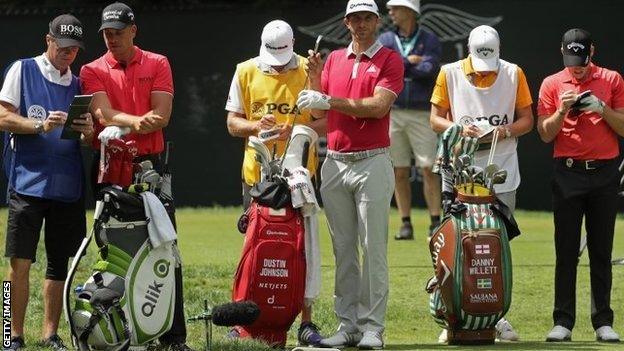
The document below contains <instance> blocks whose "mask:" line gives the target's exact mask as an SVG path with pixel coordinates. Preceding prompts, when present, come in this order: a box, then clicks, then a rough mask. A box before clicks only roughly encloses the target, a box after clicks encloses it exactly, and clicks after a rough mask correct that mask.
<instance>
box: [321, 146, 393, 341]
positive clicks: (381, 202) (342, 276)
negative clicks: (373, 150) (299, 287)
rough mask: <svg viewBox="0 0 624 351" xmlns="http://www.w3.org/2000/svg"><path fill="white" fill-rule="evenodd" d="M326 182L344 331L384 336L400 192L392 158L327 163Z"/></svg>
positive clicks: (323, 174) (337, 297) (325, 201)
mask: <svg viewBox="0 0 624 351" xmlns="http://www.w3.org/2000/svg"><path fill="white" fill-rule="evenodd" d="M321 179H322V183H321V196H322V198H323V204H324V206H325V214H326V216H327V221H328V224H329V230H330V233H331V238H332V243H333V246H334V257H335V260H336V278H335V288H334V309H335V312H336V315H337V317H338V320H339V322H340V325H339V327H338V330H339V331H346V332H357V331H360V332H365V331H375V332H383V330H384V324H385V315H386V306H387V303H388V290H389V288H388V261H387V248H388V219H389V211H390V199H391V198H392V193H393V190H394V171H393V168H392V163H391V161H390V156H389V154H387V153H385V154H379V155H375V156H372V157H369V158H366V159H363V160H358V161H354V162H342V161H337V160H333V159H331V158H327V159H326V160H325V162H324V163H323V167H322V169H321ZM359 249H361V250H362V257H361V262H360V253H359Z"/></svg>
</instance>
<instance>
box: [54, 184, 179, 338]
mask: <svg viewBox="0 0 624 351" xmlns="http://www.w3.org/2000/svg"><path fill="white" fill-rule="evenodd" d="M146 194H147V193H146ZM149 195H151V193H150V194H149ZM100 196H101V197H102V198H101V200H100V201H98V202H97V205H96V211H95V212H96V213H95V223H94V227H93V231H92V232H91V234H90V235H89V236H88V237H87V238H85V240H83V244H82V245H81V247H80V249H79V250H78V253H77V254H76V256H75V258H74V261H73V262H72V267H71V269H70V274H69V276H68V278H67V280H66V282H65V301H64V302H65V311H66V317H67V318H68V321H69V324H70V331H71V333H72V337H73V341H75V342H76V343H77V344H78V349H79V350H89V349H90V348H93V349H102V350H111V349H112V350H125V349H127V348H128V347H130V346H142V345H146V344H147V343H148V342H150V341H152V340H154V339H156V338H158V337H159V336H160V335H162V334H163V333H165V332H166V331H168V330H169V329H170V328H171V325H172V321H173V311H174V301H175V278H174V270H175V267H176V265H177V264H179V259H178V257H179V256H178V254H177V248H176V247H175V242H174V241H163V242H161V243H158V244H156V245H154V242H153V241H152V240H150V234H149V231H148V224H149V222H150V221H152V220H154V219H153V218H147V217H146V215H145V208H144V201H143V198H144V196H141V195H137V194H130V193H127V192H124V191H121V190H119V189H117V188H115V187H106V188H104V189H103V190H102V191H101V192H100ZM167 220H168V219H167ZM93 235H95V238H96V243H97V245H98V248H99V257H98V261H97V262H96V263H95V264H94V266H93V273H92V274H91V276H90V277H89V278H88V279H87V280H86V282H85V283H84V285H82V286H78V287H77V288H76V289H75V295H76V298H75V305H74V310H73V311H70V309H69V306H70V303H69V291H70V287H71V284H72V280H73V278H74V274H75V272H76V268H77V266H78V264H79V262H80V257H81V255H82V254H83V253H84V251H85V250H86V247H87V246H88V244H89V242H90V239H91V237H92V236H93Z"/></svg>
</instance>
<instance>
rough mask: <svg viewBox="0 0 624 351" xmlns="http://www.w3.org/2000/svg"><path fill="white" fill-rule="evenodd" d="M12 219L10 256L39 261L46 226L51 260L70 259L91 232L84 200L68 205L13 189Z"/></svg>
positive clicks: (8, 244)
mask: <svg viewBox="0 0 624 351" xmlns="http://www.w3.org/2000/svg"><path fill="white" fill-rule="evenodd" d="M8 217H9V218H8V220H7V237H6V246H5V254H4V255H5V256H6V257H11V258H24V259H30V260H32V262H35V261H36V258H37V244H38V243H39V236H40V233H41V227H42V226H43V227H44V237H45V249H46V255H47V258H48V261H56V260H63V259H65V260H67V258H68V257H71V256H74V254H75V253H76V251H78V247H80V243H81V241H82V239H83V238H84V237H85V235H86V233H87V221H86V214H85V206H84V199H80V200H78V201H76V202H70V203H68V202H61V201H56V200H49V199H43V198H39V197H33V196H28V195H22V194H18V193H16V192H15V191H13V190H10V193H9V216H8ZM44 219H45V224H44Z"/></svg>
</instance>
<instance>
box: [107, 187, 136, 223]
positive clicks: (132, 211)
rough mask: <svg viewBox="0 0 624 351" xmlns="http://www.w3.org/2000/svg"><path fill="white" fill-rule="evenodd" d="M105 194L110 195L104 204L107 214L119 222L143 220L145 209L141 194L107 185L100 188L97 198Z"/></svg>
mask: <svg viewBox="0 0 624 351" xmlns="http://www.w3.org/2000/svg"><path fill="white" fill-rule="evenodd" d="M106 194H108V195H109V197H110V202H108V203H107V204H106V208H105V209H104V211H105V212H106V214H107V215H110V216H113V217H115V218H116V219H117V220H119V221H121V222H130V221H144V220H145V209H144V208H143V199H142V198H141V196H139V195H136V194H129V193H127V192H125V191H123V190H120V189H117V188H115V187H112V186H108V187H105V188H104V189H102V190H100V193H99V194H98V199H99V200H101V199H103V198H104V196H105V195H106Z"/></svg>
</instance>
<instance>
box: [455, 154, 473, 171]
mask: <svg viewBox="0 0 624 351" xmlns="http://www.w3.org/2000/svg"><path fill="white" fill-rule="evenodd" d="M457 160H458V162H460V164H461V165H462V166H463V167H462V168H466V167H468V166H470V163H471V162H472V158H471V157H470V155H467V154H462V155H460V156H459V157H458V158H457Z"/></svg>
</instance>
